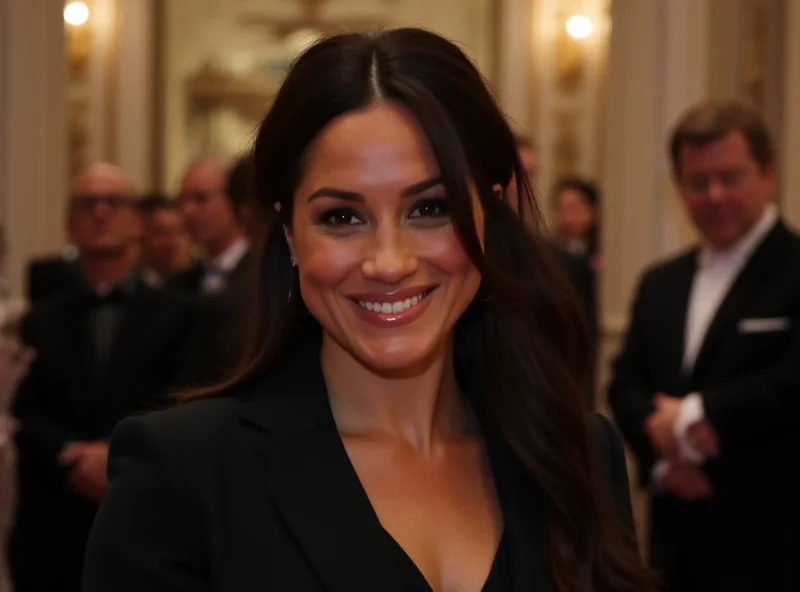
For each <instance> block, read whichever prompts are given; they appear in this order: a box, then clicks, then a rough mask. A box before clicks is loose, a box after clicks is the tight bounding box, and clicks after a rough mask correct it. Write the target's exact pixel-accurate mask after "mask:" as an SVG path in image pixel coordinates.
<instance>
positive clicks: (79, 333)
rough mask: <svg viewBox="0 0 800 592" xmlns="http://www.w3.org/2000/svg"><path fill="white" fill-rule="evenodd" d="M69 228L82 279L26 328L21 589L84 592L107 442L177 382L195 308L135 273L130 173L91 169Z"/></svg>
mask: <svg viewBox="0 0 800 592" xmlns="http://www.w3.org/2000/svg"><path fill="white" fill-rule="evenodd" d="M67 228H68V230H69V235H70V237H71V239H72V242H73V244H74V245H75V246H76V248H77V250H78V259H77V265H78V268H79V272H80V278H81V279H80V281H79V282H78V283H77V284H76V285H74V286H71V287H69V288H64V289H63V290H62V291H60V292H59V293H58V294H56V295H54V296H52V297H50V298H47V299H46V300H44V301H42V302H40V303H38V304H36V305H34V306H33V308H32V309H31V312H30V313H29V314H28V316H27V317H26V318H25V320H24V321H23V323H22V329H21V337H22V340H23V342H24V343H25V344H26V345H27V346H29V347H31V348H33V349H34V350H35V352H36V357H35V359H34V361H33V363H32V365H31V367H30V371H29V373H28V375H27V377H26V378H25V379H24V380H23V381H22V383H21V384H20V388H19V391H18V393H17V398H16V402H15V404H14V414H15V415H16V417H17V419H18V420H19V424H20V426H21V429H20V430H19V432H18V434H17V446H18V450H19V475H18V476H19V500H20V503H19V507H18V512H17V517H16V526H15V528H14V531H13V534H12V537H11V544H10V559H11V566H12V573H13V578H14V585H15V590H16V592H28V591H34V590H35V591H37V592H38V591H41V592H46V591H49V590H53V591H55V590H58V591H59V592H79V591H80V589H81V573H82V567H83V550H84V547H85V544H86V540H87V538H88V533H89V529H90V527H91V524H92V521H93V519H94V514H95V511H96V509H97V505H98V503H99V501H100V500H101V499H102V497H103V495H104V493H105V489H106V486H107V482H106V471H107V467H106V461H107V455H108V446H107V444H106V441H107V439H108V437H109V435H110V433H111V431H112V429H113V428H114V426H115V425H116V424H117V423H118V422H119V421H120V420H121V419H123V418H124V417H126V416H128V415H130V414H134V413H139V412H141V411H145V410H148V409H152V408H155V407H158V406H160V404H161V403H163V401H164V399H159V395H163V394H165V393H166V392H167V390H168V389H173V388H176V387H178V386H181V385H179V384H178V383H177V377H178V373H179V371H180V368H181V365H180V362H181V360H180V357H179V356H180V353H181V351H182V349H183V345H184V340H185V339H186V337H187V336H188V335H189V332H190V327H191V325H192V312H193V311H192V309H191V308H189V307H188V306H187V305H186V303H185V302H184V301H182V300H181V299H180V298H178V297H177V296H176V295H175V294H172V293H164V292H163V291H158V290H155V289H152V288H150V287H148V286H147V285H146V284H144V282H142V281H141V279H140V278H139V277H138V275H137V273H136V271H135V267H134V264H135V261H136V244H137V241H138V238H139V233H140V223H139V215H138V212H137V211H136V208H135V201H134V194H133V187H132V185H131V182H130V180H129V179H128V177H127V176H126V175H125V173H124V172H123V171H122V170H120V169H119V168H118V167H115V166H112V165H108V164H94V165H91V166H90V167H88V168H87V169H86V170H85V171H83V172H82V173H81V174H80V175H79V176H78V177H77V178H76V179H75V181H74V182H73V184H72V191H71V195H70V198H69V207H68V215H67Z"/></svg>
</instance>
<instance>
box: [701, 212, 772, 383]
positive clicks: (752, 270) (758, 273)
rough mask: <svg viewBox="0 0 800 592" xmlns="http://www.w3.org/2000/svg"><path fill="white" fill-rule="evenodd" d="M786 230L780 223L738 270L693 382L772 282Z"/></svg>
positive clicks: (711, 327) (705, 343) (705, 341)
mask: <svg viewBox="0 0 800 592" xmlns="http://www.w3.org/2000/svg"><path fill="white" fill-rule="evenodd" d="M785 232H786V227H785V226H783V224H781V223H778V224H777V225H776V227H775V228H774V229H773V230H772V231H771V232H770V233H769V234H768V235H767V237H766V238H765V239H764V241H763V242H762V243H761V245H759V246H758V247H757V248H756V250H755V251H754V252H753V254H752V255H751V257H750V259H749V261H747V263H745V265H744V267H743V268H742V270H741V271H740V272H739V275H738V276H737V278H736V280H735V281H734V282H733V284H732V285H731V287H730V289H729V290H728V293H727V294H726V295H725V298H724V299H723V301H722V304H721V305H720V307H719V308H718V309H717V312H716V314H715V315H714V318H713V319H712V321H711V324H710V325H709V327H708V331H707V332H706V335H705V338H704V339H703V344H702V346H701V347H700V351H699V352H698V354H697V360H696V361H695V364H694V367H693V368H692V372H691V375H690V377H691V380H690V383H692V384H694V383H695V382H696V381H697V379H698V377H699V376H702V374H703V372H704V371H705V368H706V366H707V365H708V363H709V361H710V360H711V353H712V352H713V351H714V349H715V346H716V345H717V344H719V343H720V340H721V339H723V338H724V337H725V336H726V335H730V333H731V332H733V331H735V330H736V322H737V320H738V319H739V318H740V316H741V315H742V310H743V309H746V307H747V306H748V304H749V303H750V302H751V301H752V299H753V298H754V297H755V296H757V295H758V293H759V292H760V291H761V290H763V289H764V288H763V286H764V285H765V283H766V285H769V277H770V276H771V275H772V273H773V272H772V270H773V268H774V266H775V265H777V264H778V259H777V257H776V250H777V249H778V248H779V247H780V244H781V238H782V237H783V236H784V233H785Z"/></svg>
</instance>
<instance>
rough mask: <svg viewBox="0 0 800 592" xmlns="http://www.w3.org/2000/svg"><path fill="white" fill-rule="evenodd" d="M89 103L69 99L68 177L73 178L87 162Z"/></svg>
mask: <svg viewBox="0 0 800 592" xmlns="http://www.w3.org/2000/svg"><path fill="white" fill-rule="evenodd" d="M90 140H91V133H90V132H89V103H88V102H87V101H85V100H81V101H78V100H75V101H71V102H70V103H69V106H68V111H67V146H68V153H67V158H68V164H67V166H68V171H67V173H68V176H67V178H68V179H73V178H75V177H76V176H77V175H78V173H80V171H81V170H83V169H84V168H85V167H86V166H87V165H88V164H89V156H88V150H89V143H90Z"/></svg>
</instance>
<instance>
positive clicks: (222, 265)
mask: <svg viewBox="0 0 800 592" xmlns="http://www.w3.org/2000/svg"><path fill="white" fill-rule="evenodd" d="M230 169H231V162H230V160H228V159H225V158H203V159H200V160H197V161H195V162H194V163H192V164H190V165H189V167H188V168H187V169H186V173H185V174H184V176H183V180H182V181H181V188H180V207H181V211H182V213H183V216H184V219H185V222H186V228H187V230H188V231H189V234H190V235H191V237H192V239H193V240H194V241H195V243H196V244H197V246H198V247H199V248H200V249H201V252H202V255H201V259H200V261H198V262H197V263H195V264H194V265H192V266H191V267H190V268H189V269H187V270H185V271H183V272H181V273H179V274H177V275H175V276H174V277H172V278H171V279H170V281H169V282H168V285H169V287H171V288H176V289H179V290H183V291H187V292H191V293H195V294H218V293H220V292H223V291H224V290H225V289H226V288H227V287H228V286H229V285H230V283H231V282H233V281H235V279H236V277H237V276H238V275H239V274H240V273H241V271H242V270H243V269H244V267H245V266H244V265H242V263H243V262H245V261H247V259H248V258H249V256H250V242H249V240H248V238H247V235H246V233H245V227H244V224H243V223H242V218H241V211H240V209H239V206H241V205H242V204H241V203H234V201H233V200H232V199H231V196H230V195H229V194H228V191H227V190H228V187H227V185H228V173H229V171H230ZM237 197H244V195H241V196H237Z"/></svg>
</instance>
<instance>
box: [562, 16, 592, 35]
mask: <svg viewBox="0 0 800 592" xmlns="http://www.w3.org/2000/svg"><path fill="white" fill-rule="evenodd" d="M592 31H594V23H593V22H592V19H590V18H589V17H588V16H584V15H582V14H576V15H575V16H571V17H569V19H568V20H567V34H568V35H569V36H570V37H573V38H575V39H586V38H587V37H588V36H589V35H591V34H592Z"/></svg>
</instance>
